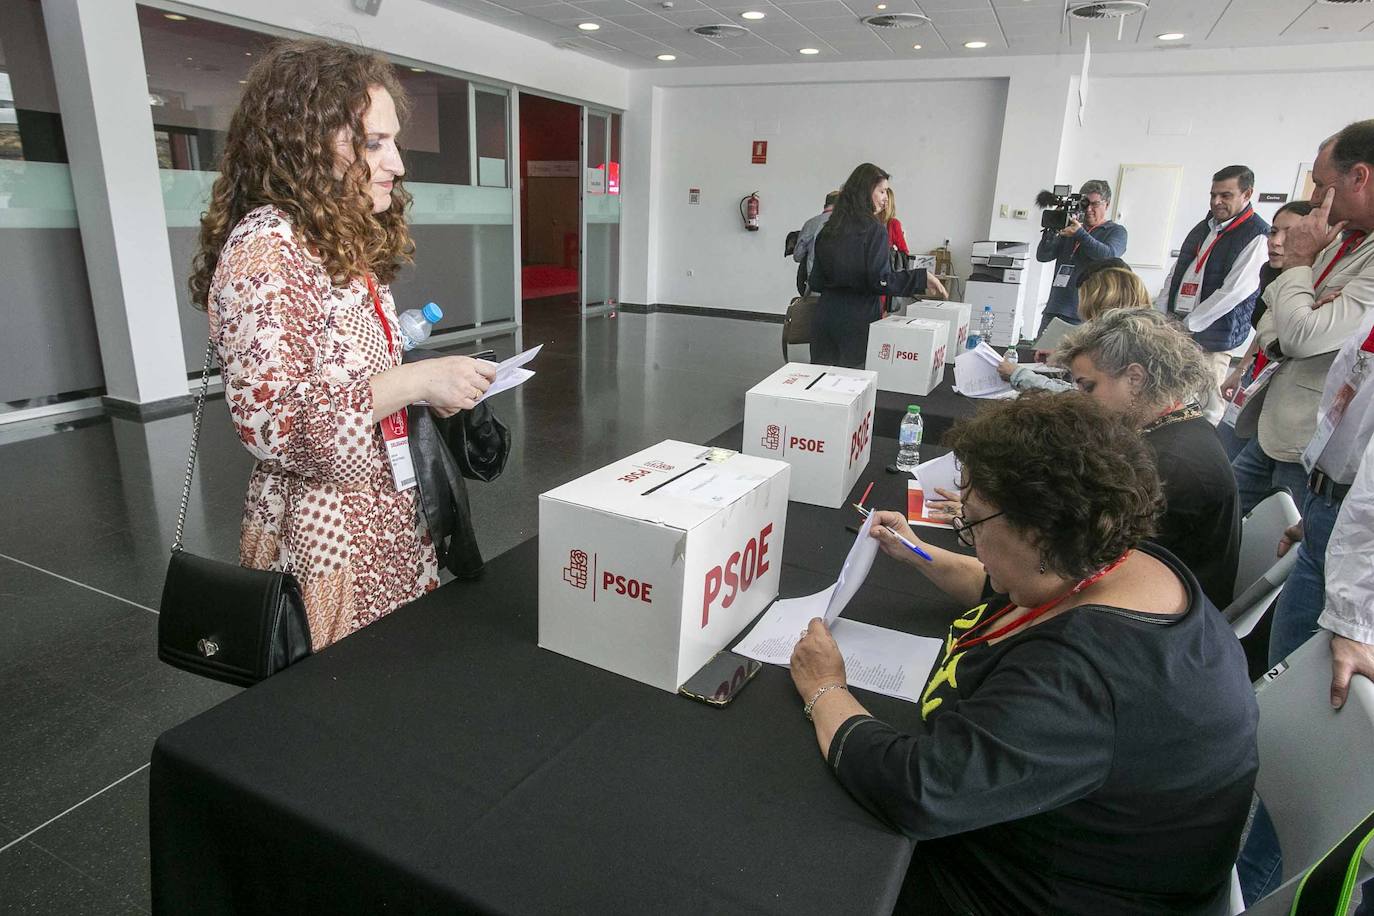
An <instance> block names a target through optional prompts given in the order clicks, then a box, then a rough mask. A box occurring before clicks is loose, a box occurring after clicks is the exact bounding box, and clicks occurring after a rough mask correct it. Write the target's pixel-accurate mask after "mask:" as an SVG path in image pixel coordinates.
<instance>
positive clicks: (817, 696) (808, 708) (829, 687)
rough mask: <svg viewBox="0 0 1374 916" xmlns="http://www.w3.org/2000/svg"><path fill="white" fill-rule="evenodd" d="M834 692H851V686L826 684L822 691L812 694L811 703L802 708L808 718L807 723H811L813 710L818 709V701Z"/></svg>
mask: <svg viewBox="0 0 1374 916" xmlns="http://www.w3.org/2000/svg"><path fill="white" fill-rule="evenodd" d="M832 690H844V691H846V692H847V691H848V690H849V686H848V685H846V684H826V685H825V686H824V687H822V688H821V689H820V690H817V691H816V692H815V693H814V694H812V695H811V701H810V702H809V703H807V704H806V705H805V706H803V707H802V714H803V715H804V716H806V721H808V722H810V721H811V710H813V709H815V708H816V701H817V700H819V699H820V698H821V697H823V696H825V695H826V694H827V693H829V692H830V691H832Z"/></svg>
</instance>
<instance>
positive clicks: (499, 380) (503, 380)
mask: <svg viewBox="0 0 1374 916" xmlns="http://www.w3.org/2000/svg"><path fill="white" fill-rule="evenodd" d="M542 349H544V345H543V344H540V345H539V346H537V347H534V348H533V349H530V350H526V351H525V352H524V353H520V354H518V355H516V356H512V357H511V358H510V359H508V360H506V361H505V362H503V363H498V364H497V366H496V378H494V379H492V382H491V387H490V388H488V389H487V390H486V391H485V392H483V393H482V396H481V397H480V398H478V399H477V403H478V404H480V403H482V402H483V401H485V400H486V399H487V398H489V397H491V396H492V395H494V394H500V393H501V392H503V391H509V390H510V389H512V388H514V387H516V386H517V385H523V384H525V382H528V381H529V380H530V379H532V378H534V372H533V371H531V370H529V369H522V368H520V367H521V366H523V365H525V363H527V362H529V361H530V360H532V359H534V358H535V357H536V356H538V355H539V351H540V350H542Z"/></svg>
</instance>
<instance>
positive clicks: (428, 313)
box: [420, 302, 444, 324]
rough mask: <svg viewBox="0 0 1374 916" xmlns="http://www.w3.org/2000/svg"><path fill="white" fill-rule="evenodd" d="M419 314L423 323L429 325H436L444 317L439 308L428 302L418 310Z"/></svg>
mask: <svg viewBox="0 0 1374 916" xmlns="http://www.w3.org/2000/svg"><path fill="white" fill-rule="evenodd" d="M420 314H421V315H424V316H425V321H428V322H429V323H430V324H438V323H439V321H440V320H441V319H442V318H443V317H444V310H443V309H441V308H439V306H438V305H436V304H435V303H433V302H429V303H426V304H425V307H424V308H422V309H420Z"/></svg>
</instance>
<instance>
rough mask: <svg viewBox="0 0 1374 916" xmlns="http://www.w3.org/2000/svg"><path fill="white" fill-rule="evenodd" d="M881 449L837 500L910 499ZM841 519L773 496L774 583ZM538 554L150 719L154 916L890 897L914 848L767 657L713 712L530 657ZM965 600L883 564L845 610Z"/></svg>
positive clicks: (828, 544)
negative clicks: (857, 790) (233, 691)
mask: <svg viewBox="0 0 1374 916" xmlns="http://www.w3.org/2000/svg"><path fill="white" fill-rule="evenodd" d="M729 435H730V433H727V434H726V435H725V436H724V437H722V439H726V438H728V437H729ZM736 437H737V434H736ZM936 453H937V452H936V451H934V450H932V451H931V454H932V455H934V454H936ZM895 454H896V442H895V440H893V439H887V438H880V439H877V440H875V446H874V457H873V460H872V463H871V464H870V468H869V471H870V474H868V475H865V477H864V478H862V479H861V480H860V482H859V484H858V485H857V486H856V488H855V493H854V494H853V495H854V497H855V498H857V497H858V495H859V494H860V493H861V492H862V488H863V487H864V486H866V481H867V480H868V479H869V478H870V477H872V476H873V475H875V474H876V475H877V476H876V479H877V480H878V483H877V484H876V485H875V487H874V495H873V496H872V497H870V503H871V504H874V505H879V506H883V505H892V506H900V505H904V499H905V494H904V488H905V482H904V480H905V475H900V476H899V475H888V474H884V473H883V471H882V466H883V464H885V463H886V462H888V461H890V460H891V459H892V458H893V457H894V456H895ZM898 494H901V497H900V499H898V498H897V495H898ZM846 513H847V514H846ZM856 518H857V514H856V513H854V512H853V510H852V509H851V510H840V509H822V508H818V507H813V506H806V505H802V504H800V503H792V504H791V505H790V506H789V510H788V528H787V537H786V540H785V543H784V549H783V570H782V576H781V582H782V586H781V587H782V596H783V597H792V596H798V595H805V594H810V593H812V592H815V591H818V590H819V589H821V588H824V587H825V586H827V585H829V584H830V583H831V582H833V581H834V577H835V575H836V573H837V572H838V569H839V565H840V563H841V562H842V561H843V558H844V555H845V553H846V552H847V550H848V549H849V545H850V544H851V543H852V541H853V534H852V533H850V532H847V531H846V530H845V527H844V526H845V524H846V522H847V521H848V522H852V521H853V520H854V519H856ZM940 538H945V539H946V541H947V542H948V543H952V541H953V539H952V536H950V535H949V534H948V533H946V532H938V533H937V535H936V541H937V542H939V543H946V541H942V540H940ZM537 561H538V550H537V544H536V542H535V540H530V541H527V542H525V543H524V544H522V545H520V546H518V547H516V548H514V549H512V550H510V551H508V552H507V553H505V554H503V555H502V556H500V557H498V558H496V559H495V560H493V561H492V562H491V563H490V565H489V567H488V571H487V574H486V576H485V577H484V578H483V579H481V580H480V581H477V582H454V583H451V584H449V585H446V586H444V587H443V588H441V589H439V590H438V591H436V592H434V593H431V594H430V595H428V596H426V597H424V598H422V599H420V600H419V601H416V602H414V603H413V604H411V605H409V606H407V607H405V608H403V609H401V610H399V611H397V612H396V613H394V614H392V615H390V616H389V617H387V618H385V619H383V620H381V621H379V622H377V623H375V624H373V625H372V626H369V627H367V628H366V629H364V630H362V631H361V632H359V633H357V634H355V635H353V636H351V637H349V638H348V639H345V640H343V641H342V642H340V643H338V644H336V645H335V646H333V647H331V648H330V649H329V650H328V651H326V652H323V653H321V654H319V655H317V656H314V657H312V658H310V659H307V660H305V661H304V662H302V663H300V664H298V665H296V666H294V667H292V668H290V669H288V670H287V671H285V672H283V673H282V674H280V675H277V676H276V677H274V678H272V679H271V680H269V681H267V682H265V683H263V684H260V685H258V686H257V687H255V688H253V689H251V690H248V691H245V692H244V693H242V694H240V695H238V696H236V697H234V698H233V699H231V700H229V701H227V702H225V703H223V704H221V705H220V706H218V707H216V708H214V709H212V710H210V711H208V712H206V713H204V714H202V715H200V716H198V717H197V718H195V719H192V720H191V721H189V722H187V723H185V724H183V725H181V726H179V727H177V728H174V729H172V730H170V731H168V732H166V733H165V734H163V735H162V737H161V738H159V739H158V742H157V744H156V746H155V747H154V749H153V757H152V769H151V785H150V806H151V820H150V833H151V851H152V889H153V907H154V911H155V912H158V913H196V914H213V913H229V912H240V913H244V912H253V913H259V912H260V913H267V912H271V913H285V912H299V913H305V912H312V913H313V912H329V913H392V912H399V913H405V912H435V911H443V912H485V913H544V912H550V913H551V912H558V913H573V912H596V913H656V914H658V913H691V914H698V913H715V912H725V911H744V912H769V913H789V914H797V913H826V914H829V913H842V912H843V913H888V912H890V910H891V907H892V905H893V902H894V901H895V899H896V894H897V891H898V888H899V887H900V884H901V880H902V877H903V874H904V873H905V870H906V865H907V862H908V860H909V857H910V853H911V844H910V843H909V842H908V841H907V840H906V839H905V838H904V837H902V836H900V835H899V834H897V833H895V832H893V831H892V830H890V829H889V828H887V827H885V826H884V825H883V824H881V823H880V822H879V821H877V820H876V819H874V818H873V817H872V816H871V815H869V814H868V813H867V812H865V811H864V810H863V809H861V808H860V807H859V806H858V805H857V804H855V803H854V802H853V801H852V800H851V799H850V798H849V797H848V796H847V795H846V793H845V792H844V790H843V789H842V788H841V787H840V786H839V784H838V783H837V782H836V781H835V780H834V778H833V777H832V776H831V774H830V773H829V771H828V769H827V768H826V766H825V764H824V762H823V761H822V759H821V757H820V754H819V751H818V749H817V747H816V742H815V737H814V732H813V730H812V728H811V726H810V724H809V723H808V722H806V721H805V719H803V718H802V715H801V709H800V706H801V704H800V701H799V699H798V697H797V695H796V692H795V690H794V689H793V687H792V683H791V680H790V678H789V676H788V673H787V672H786V670H784V669H782V668H777V667H771V666H765V667H764V669H763V670H762V671H761V672H760V673H759V675H758V677H757V678H756V679H755V681H754V682H753V683H752V684H750V685H749V686H748V688H747V689H745V690H744V691H743V692H742V693H741V694H740V696H739V697H738V698H737V699H736V701H735V702H734V703H733V704H732V705H731V706H729V707H727V708H726V709H723V710H721V709H714V708H711V707H707V706H704V705H701V704H698V703H695V702H693V701H691V700H687V699H685V698H682V697H678V696H675V695H673V694H669V693H666V692H663V691H660V690H656V689H654V688H652V687H648V686H645V685H643V684H639V683H637V682H634V681H631V680H628V679H626V678H622V677H619V676H617V675H614V674H610V673H608V672H605V671H601V670H599V669H596V668H592V667H590V666H587V665H584V664H582V663H580V662H576V661H573V660H571V659H568V658H565V657H563V656H561V655H557V654H555V653H553V652H548V651H545V650H542V649H539V648H537V646H536V635H537V622H538V610H537V607H538V603H537V581H536V576H535V575H534V570H535V567H536V564H537ZM962 610H963V609H962V608H956V607H954V606H952V605H951V603H950V602H949V600H948V599H946V598H944V596H942V595H939V594H938V593H937V592H935V591H934V589H933V588H931V587H930V586H929V585H928V584H926V583H925V582H924V580H922V579H920V577H919V576H917V575H913V574H912V573H911V572H910V570H908V569H905V568H903V567H901V566H900V565H899V564H896V563H894V562H892V561H891V560H886V559H884V558H881V557H880V558H879V561H878V563H877V564H876V565H875V568H874V572H873V575H872V576H870V579H869V581H868V582H867V583H866V584H865V586H864V588H863V591H862V592H861V593H860V594H859V596H858V597H857V598H856V599H855V601H854V602H853V604H852V605H851V608H850V609H849V610H848V611H847V612H846V616H848V617H852V618H854V619H858V620H864V621H867V622H870V623H875V624H879V625H882V626H888V627H893V628H896V629H904V630H908V631H912V632H924V633H927V634H931V635H934V634H942V633H943V631H944V628H945V627H946V626H947V624H948V621H949V619H950V618H951V617H952V616H953V615H954V614H955V613H958V612H959V611H962ZM856 693H857V695H858V696H859V698H860V699H861V701H862V702H864V703H865V704H866V705H867V706H868V707H869V709H870V710H871V711H872V712H873V713H874V714H875V715H878V716H880V717H883V718H885V719H887V720H888V721H890V722H892V723H893V724H895V725H897V726H899V727H902V726H903V725H904V724H905V725H906V726H908V727H915V724H916V716H917V712H916V709H915V707H914V706H912V705H910V704H906V703H902V702H900V701H897V700H892V699H889V698H886V697H881V696H877V695H875V694H871V693H868V692H865V691H856Z"/></svg>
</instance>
